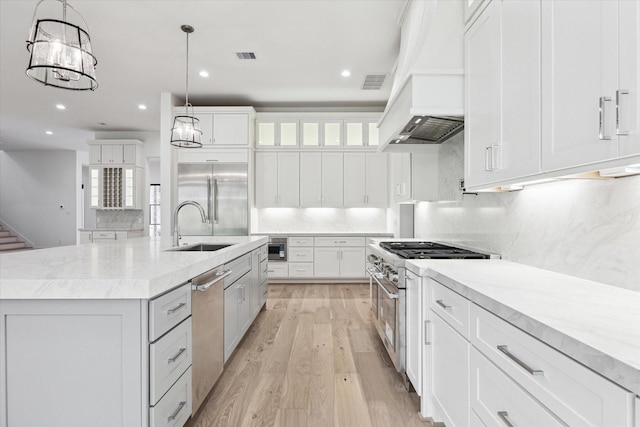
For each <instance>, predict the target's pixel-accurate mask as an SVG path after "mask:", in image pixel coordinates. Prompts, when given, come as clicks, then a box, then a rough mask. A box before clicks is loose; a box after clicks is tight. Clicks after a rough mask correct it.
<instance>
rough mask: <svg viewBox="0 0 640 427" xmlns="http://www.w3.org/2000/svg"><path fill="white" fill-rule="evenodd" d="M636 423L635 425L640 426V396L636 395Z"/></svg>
mask: <svg viewBox="0 0 640 427" xmlns="http://www.w3.org/2000/svg"><path fill="white" fill-rule="evenodd" d="M635 412H636V424H635V427H640V397H637V396H636V411H635Z"/></svg>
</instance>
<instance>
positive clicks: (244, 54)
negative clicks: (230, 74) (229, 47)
mask: <svg viewBox="0 0 640 427" xmlns="http://www.w3.org/2000/svg"><path fill="white" fill-rule="evenodd" d="M236 56H237V57H238V59H256V54H255V53H253V52H236Z"/></svg>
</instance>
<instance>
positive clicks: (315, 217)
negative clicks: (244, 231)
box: [251, 208, 387, 233]
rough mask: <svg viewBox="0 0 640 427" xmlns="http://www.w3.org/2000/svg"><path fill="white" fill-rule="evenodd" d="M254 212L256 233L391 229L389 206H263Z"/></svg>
mask: <svg viewBox="0 0 640 427" xmlns="http://www.w3.org/2000/svg"><path fill="white" fill-rule="evenodd" d="M253 211H254V212H253V215H252V221H251V231H252V232H253V233H269V232H281V233H282V232H301V233H305V232H309V233H311V232H314V233H320V232H331V233H333V232H379V233H386V232H387V210H386V209H377V208H349V209H335V208H307V209H295V208H263V209H254V210H253Z"/></svg>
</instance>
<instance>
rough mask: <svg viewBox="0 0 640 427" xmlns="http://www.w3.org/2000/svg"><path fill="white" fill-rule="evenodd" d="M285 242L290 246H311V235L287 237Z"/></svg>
mask: <svg viewBox="0 0 640 427" xmlns="http://www.w3.org/2000/svg"><path fill="white" fill-rule="evenodd" d="M287 244H288V245H289V247H291V246H313V237H310V236H305V237H289V239H288V241H287Z"/></svg>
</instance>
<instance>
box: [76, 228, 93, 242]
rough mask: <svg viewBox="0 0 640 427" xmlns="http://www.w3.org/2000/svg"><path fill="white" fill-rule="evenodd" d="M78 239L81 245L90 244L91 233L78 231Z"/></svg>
mask: <svg viewBox="0 0 640 427" xmlns="http://www.w3.org/2000/svg"><path fill="white" fill-rule="evenodd" d="M79 235H80V239H79V243H80V244H83V243H91V240H92V239H91V237H92V233H91V231H80V234H79Z"/></svg>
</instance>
